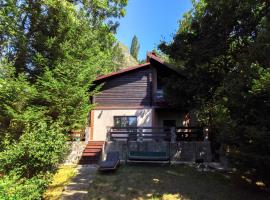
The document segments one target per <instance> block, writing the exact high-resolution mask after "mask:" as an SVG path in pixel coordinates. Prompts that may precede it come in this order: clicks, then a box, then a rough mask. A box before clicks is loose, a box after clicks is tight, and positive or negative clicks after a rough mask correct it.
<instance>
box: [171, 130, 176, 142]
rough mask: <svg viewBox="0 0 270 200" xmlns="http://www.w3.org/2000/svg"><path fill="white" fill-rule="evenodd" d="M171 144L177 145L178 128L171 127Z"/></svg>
mask: <svg viewBox="0 0 270 200" xmlns="http://www.w3.org/2000/svg"><path fill="white" fill-rule="evenodd" d="M170 129H171V130H170V131H171V143H175V141H176V128H175V127H171V128H170Z"/></svg>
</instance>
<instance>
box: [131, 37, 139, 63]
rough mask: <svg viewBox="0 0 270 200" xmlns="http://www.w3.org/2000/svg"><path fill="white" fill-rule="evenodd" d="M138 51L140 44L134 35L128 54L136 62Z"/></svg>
mask: <svg viewBox="0 0 270 200" xmlns="http://www.w3.org/2000/svg"><path fill="white" fill-rule="evenodd" d="M139 49H140V44H139V41H138V38H137V36H136V35H134V37H133V38H132V42H131V47H130V54H131V55H132V56H133V57H134V58H135V59H136V60H138V53H139Z"/></svg>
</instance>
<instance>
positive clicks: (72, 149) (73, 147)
mask: <svg viewBox="0 0 270 200" xmlns="http://www.w3.org/2000/svg"><path fill="white" fill-rule="evenodd" d="M68 146H69V152H68V153H67V156H66V159H65V160H64V162H63V164H65V165H71V164H78V162H79V160H80V158H81V156H82V152H83V150H84V148H85V146H86V142H84V141H72V142H68Z"/></svg>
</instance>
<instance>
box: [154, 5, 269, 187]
mask: <svg viewBox="0 0 270 200" xmlns="http://www.w3.org/2000/svg"><path fill="white" fill-rule="evenodd" d="M193 5H194V8H193V9H192V10H191V11H189V12H188V13H186V14H185V15H184V18H183V20H182V21H181V22H180V26H181V27H180V28H179V30H178V32H177V33H176V34H175V36H174V40H173V42H171V43H169V44H167V43H165V42H162V43H161V44H160V46H159V47H160V49H161V50H162V51H163V52H164V53H166V54H168V55H169V56H170V58H171V59H173V60H174V62H175V63H178V65H179V69H180V70H181V71H182V74H183V75H184V76H185V78H186V80H184V79H183V78H182V80H179V78H175V79H174V80H171V81H167V83H168V84H167V92H166V93H167V95H168V96H169V97H170V96H172V95H173V94H175V93H178V94H182V95H183V96H184V97H183V96H181V98H174V99H173V98H172V100H173V102H174V103H175V104H176V105H178V106H179V107H181V108H183V107H184V108H196V109H197V110H198V111H197V112H198V116H199V120H200V121H201V123H202V124H204V125H206V126H209V127H210V130H211V133H212V134H211V136H210V138H211V139H212V145H213V146H212V150H213V151H214V152H215V151H216V150H217V149H216V148H219V147H220V146H222V145H227V147H228V149H231V150H230V151H229V153H228V154H229V155H230V156H232V157H235V158H237V159H236V160H237V162H235V163H234V164H236V165H237V163H242V165H238V166H239V169H240V168H241V169H243V170H246V171H249V173H250V174H253V175H255V176H257V178H258V177H259V178H261V179H263V180H264V181H265V182H268V183H269V182H270V181H269V180H270V176H269V173H266V171H267V170H266V169H267V168H269V167H270V166H269V164H266V162H265V160H269V155H265V152H269V151H270V148H269V145H268V144H269V134H270V127H269V120H270V118H269V111H270V104H269V100H270V99H269V97H270V95H269V70H268V69H269V67H270V62H269V42H270V38H269V35H270V25H269V23H270V17H269V16H270V3H269V1H240V0H239V1H235V0H229V1H228V0H226V1H224V0H218V1H213V0H201V1H193ZM168 79H169V78H168ZM260 147H262V148H260ZM235 155H237V156H235ZM251 155H252V156H251ZM249 156H251V157H249ZM247 158H248V159H247ZM249 159H250V160H249ZM236 160H235V161H236ZM251 160H252V161H254V160H256V162H255V163H254V162H253V163H251V162H250V161H251ZM240 166H241V167H240ZM263 174H264V176H262V175H263Z"/></svg>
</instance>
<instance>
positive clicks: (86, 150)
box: [83, 148, 102, 153]
mask: <svg viewBox="0 0 270 200" xmlns="http://www.w3.org/2000/svg"><path fill="white" fill-rule="evenodd" d="M101 151H102V149H92V148H89V149H84V151H83V152H84V153H100V152H101Z"/></svg>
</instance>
